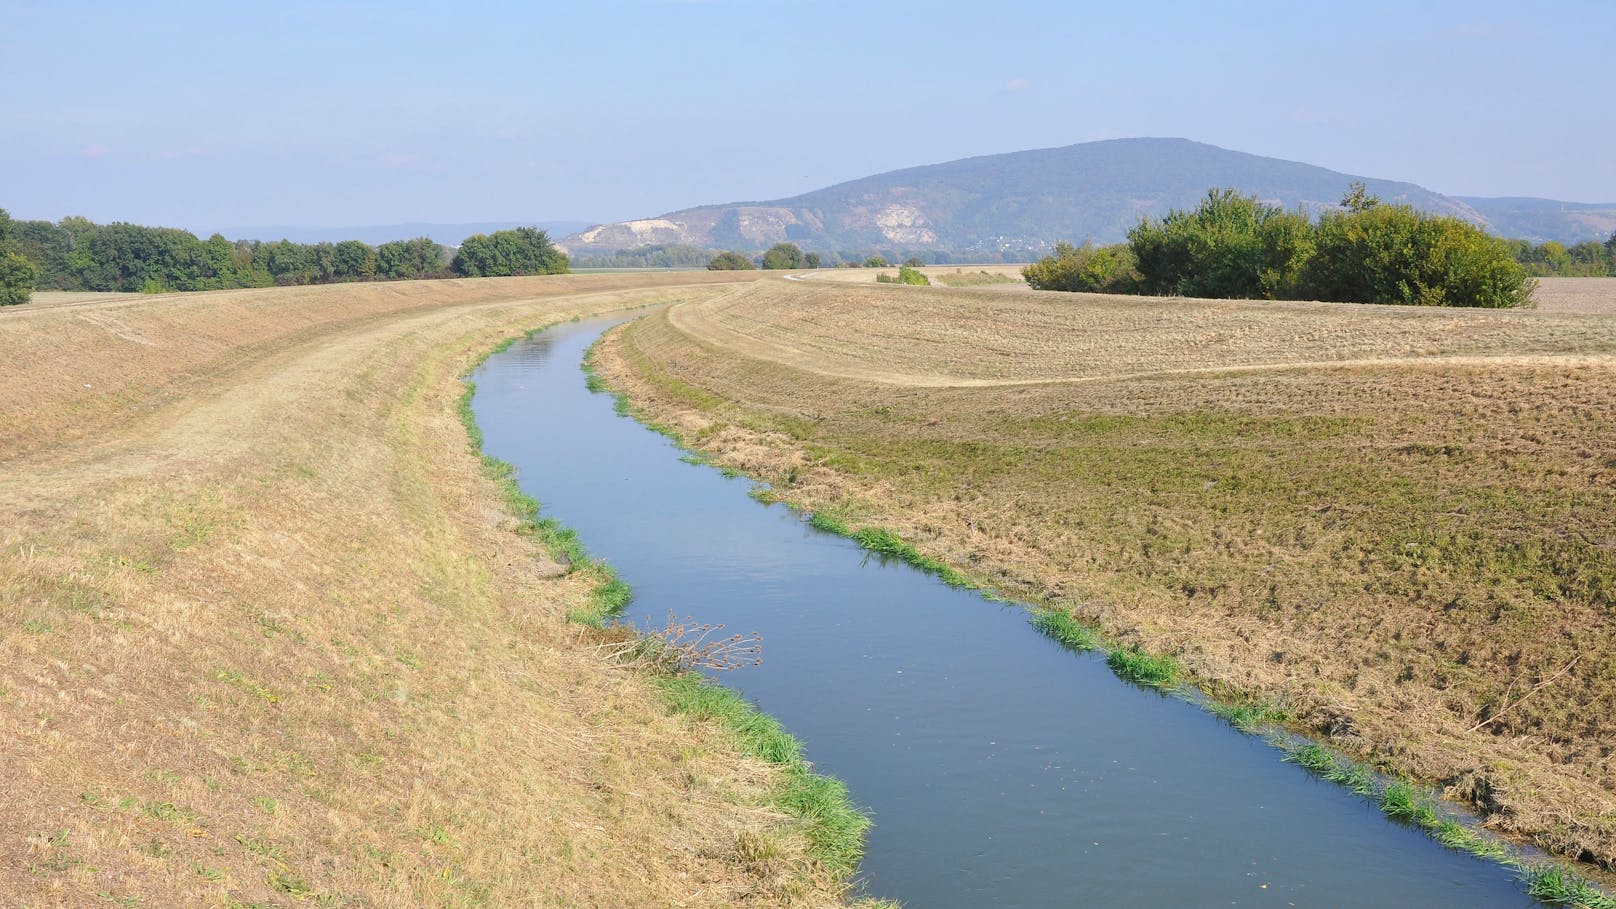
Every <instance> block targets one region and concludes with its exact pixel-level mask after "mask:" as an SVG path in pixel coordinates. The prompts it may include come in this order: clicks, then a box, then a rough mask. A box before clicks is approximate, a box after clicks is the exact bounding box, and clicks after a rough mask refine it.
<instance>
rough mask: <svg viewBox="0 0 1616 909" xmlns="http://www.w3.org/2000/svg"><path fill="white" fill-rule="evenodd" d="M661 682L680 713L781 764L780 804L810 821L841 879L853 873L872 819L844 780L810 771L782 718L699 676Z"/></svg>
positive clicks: (823, 856) (813, 838)
mask: <svg viewBox="0 0 1616 909" xmlns="http://www.w3.org/2000/svg"><path fill="white" fill-rule="evenodd" d="M656 684H657V685H658V686H659V687H660V688H661V689H662V691H663V692H664V694H666V696H667V698H668V703H669V704H670V705H671V706H672V707H673V709H674V710H675V711H677V712H679V713H684V714H688V715H690V716H693V717H696V718H697V719H703V720H716V721H718V722H719V723H722V724H723V725H724V727H725V728H726V729H728V730H729V732H730V733H731V734H732V735H733V736H734V737H735V739H736V741H737V742H738V743H739V744H740V746H741V748H742V750H743V751H745V752H746V753H747V754H750V755H752V756H754V757H758V758H761V759H763V760H765V761H768V762H770V763H772V764H777V765H780V766H781V767H782V768H783V769H784V770H785V779H784V781H783V782H782V783H781V785H780V787H779V788H778V789H777V790H776V791H775V793H774V802H775V804H776V805H778V806H779V807H780V808H781V809H782V810H784V811H785V812H786V813H787V814H790V815H791V816H793V817H795V818H797V819H799V820H800V821H802V822H803V823H804V825H805V828H806V829H805V832H806V834H807V836H808V839H809V842H810V843H811V844H812V852H813V855H814V857H815V858H816V859H818V860H819V861H820V862H822V863H824V865H825V866H826V867H827V868H829V869H830V870H831V871H832V872H834V873H835V874H837V875H843V876H845V875H847V874H850V873H852V872H853V870H854V869H855V868H856V866H857V865H858V860H859V857H860V856H861V855H862V854H863V851H864V833H865V831H866V830H867V829H868V828H869V826H870V820H869V818H867V817H865V816H864V815H863V814H861V813H859V811H858V810H857V809H856V808H854V807H853V803H852V801H851V800H850V799H849V798H848V795H847V787H846V786H844V785H842V783H841V781H840V780H837V779H834V778H832V777H828V776H823V775H820V774H816V773H814V772H813V771H812V770H811V769H810V768H809V765H808V762H807V761H805V760H803V757H802V744H801V743H800V742H798V741H797V739H796V738H795V737H793V736H792V735H791V734H790V733H789V732H786V730H785V728H784V727H782V726H781V725H780V722H779V721H778V720H776V719H775V718H774V717H771V716H769V715H768V714H766V713H763V712H761V711H759V710H758V709H757V708H756V707H754V706H752V705H751V704H749V703H747V701H746V700H745V699H744V698H742V697H741V696H740V695H739V694H736V693H735V692H734V691H731V690H730V689H728V688H724V687H722V686H720V685H717V684H714V683H713V682H710V681H708V680H706V679H704V678H702V677H701V676H700V675H697V674H695V673H682V674H679V675H669V676H664V677H660V678H658V679H656Z"/></svg>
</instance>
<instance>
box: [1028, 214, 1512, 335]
mask: <svg viewBox="0 0 1616 909" xmlns="http://www.w3.org/2000/svg"><path fill="white" fill-rule="evenodd" d="M1127 252H1128V253H1130V254H1131V255H1132V258H1133V263H1132V265H1133V274H1132V275H1129V274H1128V272H1127V271H1126V268H1125V266H1126V265H1127V262H1126V259H1125V258H1124V257H1123V255H1122V252H1121V250H1120V249H1118V248H1116V247H1106V248H1103V249H1092V248H1091V247H1088V245H1087V244H1085V246H1084V247H1072V246H1069V245H1063V246H1062V247H1058V248H1057V251H1056V255H1054V256H1051V257H1048V258H1045V259H1044V260H1042V261H1040V262H1038V263H1037V264H1035V265H1033V266H1031V267H1029V268H1028V269H1027V271H1026V276H1027V280H1028V283H1030V284H1032V285H1033V286H1034V287H1047V288H1052V289H1061V290H1097V289H1107V290H1122V289H1125V288H1126V285H1128V284H1132V285H1133V289H1136V290H1137V291H1139V292H1143V293H1156V294H1176V295H1183V296H1195V297H1218V298H1242V299H1267V300H1273V299H1313V300H1331V301H1338V302H1347V303H1400V304H1407V305H1416V306H1475V307H1512V306H1524V305H1529V304H1530V302H1531V295H1532V290H1533V288H1534V286H1535V282H1533V281H1532V280H1531V279H1530V278H1529V277H1528V276H1527V274H1526V270H1525V269H1524V268H1523V267H1522V266H1521V265H1520V264H1519V263H1518V262H1516V261H1515V257H1514V256H1513V255H1512V254H1511V251H1510V247H1509V244H1507V243H1506V242H1504V241H1503V240H1499V239H1496V238H1494V237H1490V236H1488V235H1487V234H1485V233H1483V232H1482V231H1481V229H1480V228H1477V227H1476V226H1474V225H1472V224H1468V223H1466V222H1464V221H1461V220H1459V219H1457V218H1450V217H1436V216H1432V215H1426V214H1422V213H1420V212H1416V211H1415V210H1414V209H1412V208H1410V207H1408V206H1406V205H1388V204H1384V203H1382V202H1380V200H1378V199H1375V198H1374V197H1372V196H1370V195H1368V194H1367V193H1366V192H1365V191H1364V188H1363V186H1362V185H1361V184H1353V186H1352V188H1351V190H1350V191H1349V192H1348V193H1347V195H1346V197H1345V198H1343V199H1342V202H1341V207H1340V209H1338V210H1336V211H1331V212H1326V213H1325V214H1324V215H1323V216H1321V217H1320V218H1319V220H1318V222H1317V223H1316V224H1315V223H1314V222H1313V221H1311V220H1310V219H1309V218H1308V217H1307V216H1306V215H1305V214H1303V213H1302V212H1300V211H1285V210H1284V209H1282V208H1279V207H1278V206H1273V205H1268V204H1265V203H1263V202H1259V201H1258V200H1257V199H1256V198H1254V197H1249V196H1242V195H1240V194H1238V193H1236V192H1234V191H1233V190H1226V189H1225V190H1212V191H1211V192H1209V193H1208V194H1207V196H1206V198H1205V199H1203V200H1202V201H1201V204H1200V205H1199V206H1198V207H1197V208H1196V209H1194V210H1193V211H1173V212H1170V213H1168V215H1167V216H1166V217H1164V218H1162V219H1160V220H1156V219H1148V218H1147V219H1145V220H1143V221H1141V222H1140V223H1139V225H1138V226H1136V227H1135V228H1134V229H1133V230H1131V231H1129V232H1128V244H1127ZM1102 254H1106V255H1104V256H1102ZM1124 276H1127V277H1124Z"/></svg>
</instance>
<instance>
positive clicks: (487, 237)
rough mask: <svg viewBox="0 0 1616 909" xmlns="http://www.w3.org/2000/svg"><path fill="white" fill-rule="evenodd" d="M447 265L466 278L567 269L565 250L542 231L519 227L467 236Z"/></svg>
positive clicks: (497, 276) (495, 276)
mask: <svg viewBox="0 0 1616 909" xmlns="http://www.w3.org/2000/svg"><path fill="white" fill-rule="evenodd" d="M449 268H450V269H451V270H452V271H454V273H455V274H457V275H465V276H466V277H468V278H503V277H510V276H512V275H559V274H565V273H566V272H567V254H566V253H564V252H562V251H561V250H559V249H557V248H556V245H555V244H554V243H551V242H550V235H549V234H548V233H546V232H545V231H542V230H537V229H534V228H532V227H518V228H516V229H514V230H496V231H494V232H493V233H491V234H474V235H472V236H470V237H467V238H466V239H465V240H463V241H462V242H461V244H460V249H459V251H457V252H456V253H455V257H454V261H452V262H450V263H449Z"/></svg>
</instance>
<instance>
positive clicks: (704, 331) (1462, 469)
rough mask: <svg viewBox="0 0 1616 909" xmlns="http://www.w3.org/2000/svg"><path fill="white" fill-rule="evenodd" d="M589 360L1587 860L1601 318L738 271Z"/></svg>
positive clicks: (1239, 691)
mask: <svg viewBox="0 0 1616 909" xmlns="http://www.w3.org/2000/svg"><path fill="white" fill-rule="evenodd" d="M1607 312H1608V310H1607ZM598 360H599V361H600V364H601V370H602V372H603V374H604V375H605V376H606V378H607V379H608V380H609V381H610V382H611V383H612V384H613V385H614V386H616V387H619V388H622V389H625V390H627V391H628V392H629V393H630V395H631V397H632V398H633V400H634V401H635V403H636V404H637V405H639V406H641V407H643V408H644V409H645V410H646V411H647V412H648V414H649V415H650V417H651V418H652V419H654V420H656V421H659V422H662V423H666V424H669V425H672V426H675V427H677V428H678V429H679V431H680V432H681V433H682V434H683V435H684V436H685V437H686V438H687V439H688V440H690V441H691V442H692V443H694V444H696V445H697V446H698V447H700V448H701V449H703V450H704V451H705V452H707V453H708V454H709V455H710V456H711V457H712V458H713V459H714V460H715V462H717V463H719V464H721V465H725V466H728V467H731V468H735V469H740V470H744V471H746V472H748V473H751V474H753V475H755V476H759V477H762V478H765V479H767V480H769V481H770V482H771V483H772V484H773V485H774V486H775V489H776V490H777V492H778V493H779V494H780V495H781V496H783V497H784V498H786V499H787V500H788V501H791V502H792V503H793V504H795V505H797V506H799V507H802V508H804V509H805V510H809V511H815V512H825V513H828V514H831V515H835V516H836V520H838V521H840V522H842V523H844V524H847V525H849V526H852V527H855V528H856V527H881V528H889V529H890V530H891V531H893V532H895V533H896V534H898V535H899V537H901V539H902V540H907V541H910V542H911V543H912V544H913V547H914V548H915V550H916V552H917V554H918V555H919V556H920V557H922V558H925V559H928V560H931V561H934V562H937V563H939V564H942V565H945V566H948V567H949V568H950V570H952V571H955V572H958V573H960V574H961V575H963V576H965V577H966V578H968V579H970V580H971V581H973V582H975V583H979V584H983V585H986V586H989V587H991V588H994V589H998V590H1000V591H1003V592H1004V593H1006V594H1009V595H1013V596H1016V597H1018V598H1022V599H1026V600H1028V601H1032V602H1041V603H1045V604H1046V605H1047V607H1048V608H1049V609H1050V610H1052V611H1054V612H1057V613H1064V614H1065V615H1066V616H1068V617H1072V618H1076V619H1078V620H1080V624H1081V625H1082V626H1085V627H1088V628H1094V629H1096V630H1097V631H1098V632H1099V633H1100V634H1101V635H1103V636H1104V637H1105V638H1106V639H1107V640H1109V641H1114V642H1117V643H1118V644H1120V645H1121V647H1122V651H1121V652H1124V653H1137V654H1139V655H1140V656H1146V655H1154V656H1157V657H1160V656H1167V657H1171V658H1172V663H1171V665H1173V666H1174V667H1180V668H1182V670H1183V672H1184V673H1186V675H1187V676H1188V677H1189V678H1190V679H1193V680H1194V681H1195V682H1197V683H1199V684H1201V685H1203V686H1204V687H1206V688H1207V689H1208V690H1210V691H1212V692H1214V693H1215V694H1218V695H1220V696H1222V697H1225V698H1227V699H1228V700H1229V701H1230V702H1231V703H1243V704H1249V705H1260V706H1253V707H1252V709H1253V710H1257V711H1259V712H1265V711H1268V712H1273V713H1275V714H1282V715H1285V716H1289V717H1291V718H1293V719H1292V722H1295V723H1297V724H1299V725H1300V726H1302V727H1305V728H1307V729H1309V730H1310V731H1312V732H1314V733H1315V734H1319V735H1321V736H1324V737H1325V738H1326V739H1327V740H1328V741H1329V742H1330V743H1331V744H1332V745H1333V746H1335V747H1336V748H1338V749H1339V750H1341V751H1343V752H1345V753H1347V754H1350V755H1352V756H1354V757H1357V758H1359V759H1362V760H1366V761H1368V762H1369V763H1370V764H1372V765H1373V766H1374V767H1376V768H1378V769H1381V770H1383V771H1385V772H1388V773H1390V774H1392V775H1394V776H1407V777H1412V778H1416V779H1421V780H1427V781H1433V782H1436V783H1438V784H1440V785H1442V786H1444V787H1446V789H1447V791H1448V792H1449V794H1451V795H1453V796H1455V797H1459V798H1462V799H1465V800H1467V801H1468V802H1470V803H1471V804H1473V805H1475V806H1476V807H1477V808H1478V809H1479V810H1480V811H1481V812H1482V813H1483V814H1484V815H1485V816H1486V818H1487V823H1488V825H1489V826H1490V827H1491V828H1493V829H1495V830H1498V831H1500V832H1504V833H1507V834H1510V835H1514V836H1518V837H1523V838H1526V839H1528V840H1531V841H1533V842H1535V843H1537V844H1540V845H1542V846H1544V847H1546V848H1549V849H1551V850H1553V851H1556V852H1558V853H1560V854H1564V855H1569V856H1573V857H1578V858H1582V859H1585V860H1591V861H1596V862H1605V863H1609V862H1611V861H1613V860H1616V763H1613V760H1616V759H1613V756H1612V754H1611V751H1610V748H1609V742H1610V741H1612V740H1613V737H1616V727H1612V726H1611V723H1613V722H1616V719H1613V715H1612V713H1611V711H1609V709H1608V705H1609V704H1610V703H1613V702H1616V701H1613V697H1616V676H1613V675H1612V674H1611V671H1610V668H1609V667H1611V666H1612V665H1616V622H1613V620H1612V619H1613V616H1612V605H1611V602H1612V595H1613V593H1616V555H1612V552H1613V550H1612V549H1611V547H1610V541H1611V540H1613V539H1616V524H1613V521H1616V507H1613V505H1616V501H1613V496H1612V493H1611V491H1610V490H1611V488H1612V483H1613V481H1616V473H1613V471H1616V448H1613V447H1612V446H1613V443H1612V441H1611V440H1612V439H1613V438H1616V415H1613V413H1612V411H1611V410H1610V408H1609V406H1608V402H1609V401H1610V400H1612V396H1613V393H1616V319H1613V318H1612V317H1611V316H1610V315H1608V314H1602V313H1600V312H1598V311H1597V309H1596V311H1595V312H1593V313H1592V314H1586V315H1581V314H1578V315H1572V314H1552V313H1484V314H1472V313H1455V312H1444V311H1427V310H1411V309H1395V308H1394V309H1386V308H1369V307H1355V306H1331V305H1325V304H1284V303H1281V304H1251V303H1242V302H1216V303H1214V302H1203V301H1185V300H1177V301H1154V300H1130V299H1117V298H1103V297H1076V298H1072V297H1060V298H1051V297H1050V296H1047V295H1039V294H1017V295H1004V294H999V293H977V292H972V291H936V290H912V289H911V290H910V291H909V292H907V293H891V292H887V291H885V290H883V289H879V288H862V287H852V286H833V285H832V286H819V287H816V286H814V285H813V284H812V282H806V284H805V285H804V284H803V282H798V284H797V285H793V284H787V283H784V282H780V283H774V282H770V283H765V284H758V285H754V286H753V287H751V288H748V289H746V290H744V291H739V292H735V293H732V294H731V295H729V296H728V297H726V298H722V299H715V300H714V301H710V302H707V303H703V304H698V305H693V306H689V307H682V308H679V309H675V310H672V311H669V312H667V313H665V314H659V315H657V316H654V317H652V318H650V319H648V320H646V321H644V322H642V323H640V324H637V325H635V326H633V327H632V328H630V329H628V330H627V331H625V332H623V333H621V334H618V335H615V336H613V337H612V338H611V339H610V340H609V342H608V343H607V344H606V345H604V346H603V348H602V350H601V355H600V356H599V357H598ZM1054 621H1055V620H1046V623H1047V624H1050V627H1051V628H1052V629H1054V630H1056V631H1059V630H1060V629H1058V628H1056V626H1055V625H1054V624H1053V622H1054ZM1121 659H1123V660H1124V661H1125V660H1126V658H1121ZM1135 662H1139V661H1135ZM1125 668H1126V667H1125ZM1137 668H1139V669H1140V670H1141V672H1142V673H1143V672H1144V670H1145V669H1148V668H1149V667H1145V666H1143V665H1142V663H1141V665H1140V666H1139V667H1137ZM1119 671H1120V670H1119ZM1144 674H1145V675H1147V676H1148V675H1150V673H1144ZM1601 705H1605V706H1603V707H1602V706H1601Z"/></svg>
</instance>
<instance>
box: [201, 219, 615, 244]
mask: <svg viewBox="0 0 1616 909" xmlns="http://www.w3.org/2000/svg"><path fill="white" fill-rule="evenodd" d="M588 226H589V222H588V221H471V222H467V223H464V224H429V223H424V222H411V223H405V224H374V225H368V226H361V227H307V226H304V227H299V226H295V225H294V226H286V225H282V226H258V227H226V228H222V229H220V230H219V233H221V234H223V235H224V236H225V238H226V239H230V240H266V241H272V240H291V241H292V242H294V243H340V242H342V241H343V240H362V241H364V242H366V243H369V244H371V245H372V246H376V245H380V244H382V243H390V242H392V241H394V240H413V239H415V238H416V237H431V238H432V239H433V240H435V241H437V242H438V243H441V244H443V245H444V246H459V245H460V242H461V241H462V240H464V239H466V238H467V237H469V236H472V235H473V234H488V233H493V232H494V231H496V230H510V229H511V228H513V227H538V228H539V229H540V230H545V231H549V232H550V235H551V236H552V237H559V236H563V235H565V234H570V233H574V232H576V231H579V230H583V229H584V228H586V227H588Z"/></svg>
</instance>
